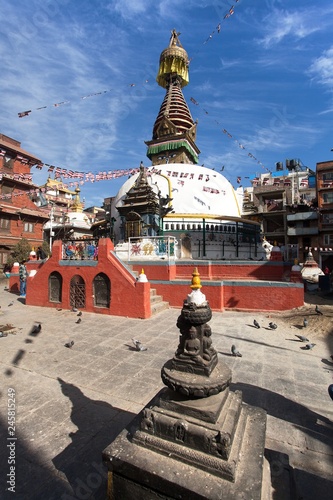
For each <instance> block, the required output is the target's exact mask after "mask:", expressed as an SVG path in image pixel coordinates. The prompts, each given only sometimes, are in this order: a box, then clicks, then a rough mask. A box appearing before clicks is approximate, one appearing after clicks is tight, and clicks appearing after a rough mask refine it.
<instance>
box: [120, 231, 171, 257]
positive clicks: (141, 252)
mask: <svg viewBox="0 0 333 500" xmlns="http://www.w3.org/2000/svg"><path fill="white" fill-rule="evenodd" d="M176 245H177V240H176V238H175V237H174V236H149V237H144V238H129V240H128V260H129V261H130V260H156V259H167V260H169V261H171V260H175V259H176Z"/></svg>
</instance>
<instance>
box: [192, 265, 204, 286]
mask: <svg viewBox="0 0 333 500" xmlns="http://www.w3.org/2000/svg"><path fill="white" fill-rule="evenodd" d="M192 276H193V278H192V285H191V288H192V290H200V288H201V287H202V285H201V281H200V274H199V271H198V268H197V267H195V268H194V271H193V273H192Z"/></svg>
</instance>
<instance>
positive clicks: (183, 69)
mask: <svg viewBox="0 0 333 500" xmlns="http://www.w3.org/2000/svg"><path fill="white" fill-rule="evenodd" d="M179 35H180V33H177V31H176V30H175V29H173V30H172V31H171V37H170V42H169V47H167V48H166V49H164V50H163V52H162V53H161V55H160V67H159V70H158V74H157V78H156V81H157V83H158V84H159V85H160V86H161V87H164V88H167V87H168V85H169V83H170V80H171V77H172V76H178V78H179V81H180V85H181V87H185V85H187V84H188V82H189V76H188V65H189V59H188V55H187V52H186V50H185V49H183V47H182V44H181V43H180V41H179V38H178V36H179Z"/></svg>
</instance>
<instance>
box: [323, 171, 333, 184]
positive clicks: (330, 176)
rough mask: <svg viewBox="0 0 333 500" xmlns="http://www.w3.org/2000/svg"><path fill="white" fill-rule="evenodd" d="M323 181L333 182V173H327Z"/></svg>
mask: <svg viewBox="0 0 333 500" xmlns="http://www.w3.org/2000/svg"><path fill="white" fill-rule="evenodd" d="M323 181H324V182H325V181H333V172H327V173H326V174H323Z"/></svg>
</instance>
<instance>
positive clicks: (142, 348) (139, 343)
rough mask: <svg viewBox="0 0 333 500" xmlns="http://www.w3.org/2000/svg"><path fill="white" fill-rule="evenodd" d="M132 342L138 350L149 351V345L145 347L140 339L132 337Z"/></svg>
mask: <svg viewBox="0 0 333 500" xmlns="http://www.w3.org/2000/svg"><path fill="white" fill-rule="evenodd" d="M132 342H133V344H134V346H135V349H136V350H137V351H147V347H144V346H143V345H142V344H141V342H140V340H136V339H132Z"/></svg>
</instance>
